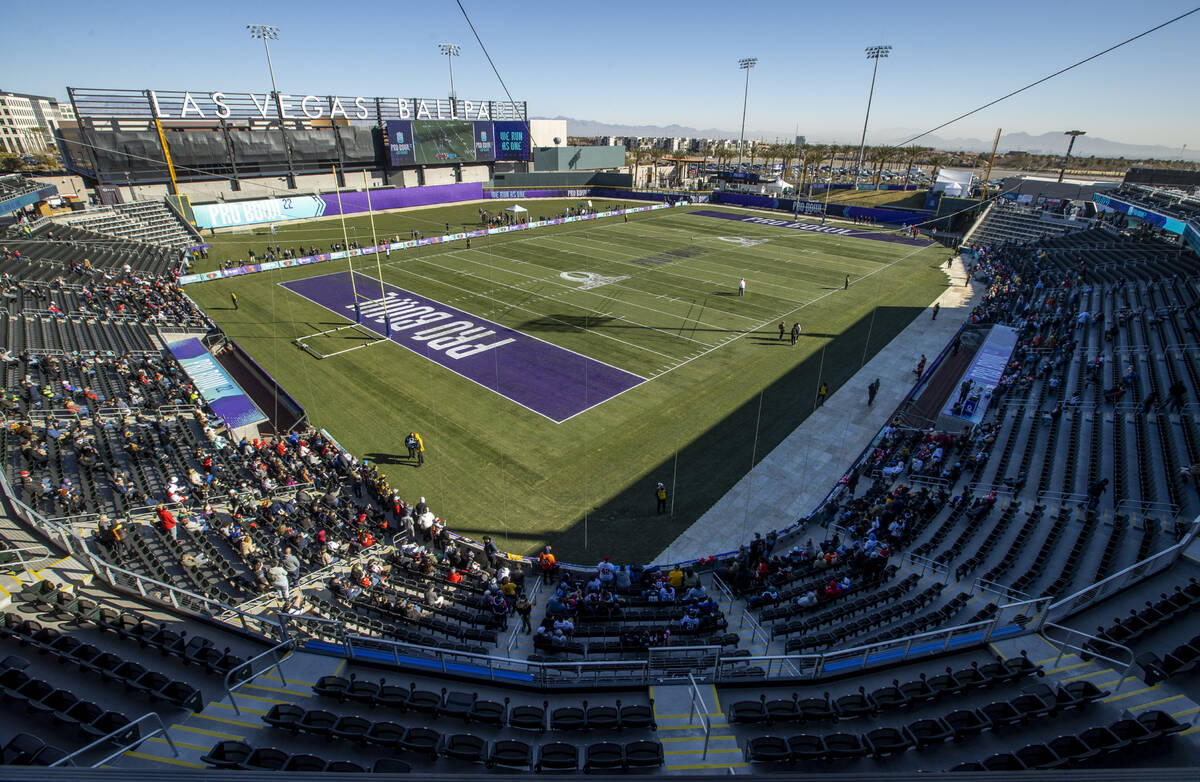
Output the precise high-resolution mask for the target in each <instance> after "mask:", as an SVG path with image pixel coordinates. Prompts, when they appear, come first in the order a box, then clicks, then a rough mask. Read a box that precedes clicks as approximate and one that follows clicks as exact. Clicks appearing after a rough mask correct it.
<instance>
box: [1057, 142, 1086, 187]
mask: <svg viewBox="0 0 1200 782" xmlns="http://www.w3.org/2000/svg"><path fill="white" fill-rule="evenodd" d="M1063 135H1064V136H1070V137H1071V142H1070V143H1069V144H1067V156H1066V157H1064V158H1063V162H1062V168H1060V169H1059V170H1058V181H1059V182H1061V181H1063V175H1064V174H1066V173H1067V161H1069V160H1070V159H1071V150H1072V149H1074V148H1075V139H1077V138H1079V137H1080V136H1085V135H1087V131H1086V130H1068V131H1066V132H1065V133H1063Z"/></svg>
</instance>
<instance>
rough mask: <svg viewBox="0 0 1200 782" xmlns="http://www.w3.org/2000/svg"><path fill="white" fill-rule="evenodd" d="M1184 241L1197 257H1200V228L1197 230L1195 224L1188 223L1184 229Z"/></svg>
mask: <svg viewBox="0 0 1200 782" xmlns="http://www.w3.org/2000/svg"><path fill="white" fill-rule="evenodd" d="M1183 241H1184V242H1186V243H1187V245H1188V247H1191V248H1192V250H1193V251H1195V253H1196V255H1200V228H1197V227H1196V224H1195V223H1188V224H1187V225H1185V226H1184V227H1183Z"/></svg>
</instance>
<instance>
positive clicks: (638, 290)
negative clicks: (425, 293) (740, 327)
mask: <svg viewBox="0 0 1200 782" xmlns="http://www.w3.org/2000/svg"><path fill="white" fill-rule="evenodd" d="M468 252H469V253H473V254H483V255H489V256H491V257H492V258H499V259H500V260H502V261H509V262H512V263H523V264H526V265H527V266H533V267H534V268H537V269H545V270H546V271H548V272H551V273H553V274H554V276H555V277H557V276H558V273H559V271H560V270H559V269H555V268H553V267H551V266H542V265H541V264H539V263H534V262H532V261H523V260H520V259H518V258H509V257H507V256H504V255H497V254H495V253H490V252H488V251H487V250H480V249H475V248H472V249H470V250H461V251H459V252H457V253H454V254H453V255H455V256H456V257H459V258H464V259H465V260H468V261H471V262H472V263H479V264H480V265H481V266H485V267H486V268H488V269H496V270H498V271H503V272H506V273H508V274H517V275H520V276H521V277H528V278H529V279H532V280H544V281H548V282H550V283H552V284H554V285H557V286H558V287H560V288H563V289H565V290H567V291H569V292H575V293H590V294H592V295H595V296H599V297H600V298H602V299H605V300H607V301H610V302H614V303H617V302H619V303H621V304H628V305H629V306H631V307H638V308H639V309H644V310H649V311H650V312H653V313H655V314H656V315H662V316H664V317H668V318H681V319H683V320H684V321H687V320H689V318H688V316H687V315H685V314H684V313H679V312H667V311H666V310H660V309H655V308H654V307H647V306H646V305H644V304H638V303H637V302H635V301H632V300H630V299H618V298H616V297H614V296H606V295H604V293H603V292H601V290H600V288H592V289H588V290H584V289H582V288H577V287H575V286H572V285H567V284H565V283H561V282H559V281H558V280H556V279H550V280H546V278H545V277H543V276H537V277H535V276H533V275H530V274H521V273H520V272H518V271H513V270H511V269H505V268H503V267H496V266H492V265H490V264H485V263H481V262H480V261H476V260H474V259H473V258H466V257H465V255H464V253H468ZM602 287H604V288H628V289H629V290H630V291H632V292H634V293H638V294H641V295H643V296H656V294H654V293H651V292H649V291H646V290H643V289H641V288H635V287H633V286H628V285H621V284H620V283H609V284H608V285H604V286H602ZM656 297H657V298H659V299H664V298H665V299H667V300H668V301H674V302H678V303H679V304H681V305H683V306H685V307H689V308H692V307H695V306H696V302H695V301H685V300H682V299H676V298H672V297H670V296H661V295H658V296H656ZM743 317H744V316H743ZM694 322H696V323H699V324H701V325H704V326H708V327H710V328H713V329H716V330H718V331H731V330H732V329H728V328H725V327H723V326H719V325H717V324H716V323H706V322H705V321H702V320H696V321H694Z"/></svg>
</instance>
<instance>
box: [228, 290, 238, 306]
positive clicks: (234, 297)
mask: <svg viewBox="0 0 1200 782" xmlns="http://www.w3.org/2000/svg"><path fill="white" fill-rule="evenodd" d="M229 300H230V301H232V302H233V308H234V309H235V310H236V309H237V308H238V305H237V294H236V293H234V292H233V291H230V292H229Z"/></svg>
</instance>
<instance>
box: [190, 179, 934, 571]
mask: <svg viewBox="0 0 1200 782" xmlns="http://www.w3.org/2000/svg"><path fill="white" fill-rule="evenodd" d="M577 203H579V202H578V201H569V202H562V201H559V202H553V201H523V202H522V204H523V205H524V206H526V207H527V208H528V209H529V214H530V217H531V219H536V218H537V217H539V216H543V215H544V216H547V217H549V216H552V215H555V214H558V213H559V212H561V210H562V208H563V207H564V205H567V204H570V205H575V204H577ZM508 205H509V204H508V203H502V202H495V203H490V204H485V205H483V206H485V207H486V208H489V209H490V210H491V211H492V212H493V213H495V212H497V211H499V210H500V209H503V208H505V207H506V206H508ZM609 205H610V204H609V203H607V202H606V203H601V202H599V201H594V206H595V207H596V208H597V209H598V210H601V209H604V208H605V207H607V206H609ZM479 207H480V205H479V204H470V205H463V206H455V207H446V208H436V209H422V210H410V211H407V212H402V213H394V214H383V215H376V217H375V220H376V226H377V230H378V232H379V236H380V237H381V239H382V237H383V236H385V235H386V236H391V235H393V234H396V233H399V234H401V236H402V238H407V237H408V235H409V232H410V231H412V230H414V229H415V230H419V231H421V232H422V233H423V234H425V235H427V236H429V235H440V234H441V233H443V232H444V228H445V223H447V222H449V223H450V224H451V227H452V228H455V229H457V228H458V227H459V226H468V225H469V226H472V227H475V226H478V225H479V219H478V209H479ZM696 212H708V213H710V214H709V215H708V216H703V215H698V214H695V213H696ZM713 212H720V213H725V214H733V215H737V216H738V217H739V218H742V217H748V216H752V215H755V214H757V213H753V212H749V211H738V210H732V209H721V208H718V207H715V206H708V205H705V206H695V207H682V208H674V209H666V210H659V211H655V212H649V213H644V214H639V215H634V216H630V217H629V220H628V222H625V220H624V219H623V218H622V217H615V218H606V219H604V220H594V221H586V222H581V223H575V224H570V225H563V226H555V227H550V228H538V229H532V230H528V231H519V232H514V233H510V234H504V235H497V236H492V237H486V238H480V239H474V240H472V245H471V248H470V249H467V248H466V246H465V243H464V242H462V241H458V242H453V243H447V244H444V245H432V246H428V247H422V248H418V249H413V250H405V251H400V252H394V253H392V254H391V257H390V258H382V259H381V260H382V262H383V280H384V282H385V283H387V284H388V285H389V286H395V288H394V289H393V290H400V291H401V292H402V293H401V294H400V295H404V296H408V295H409V294H412V295H415V296H420V297H423V298H424V299H427V300H432V301H433V302H435V303H437V304H438V305H444V306H446V307H451V308H454V309H456V310H458V311H461V313H466V314H468V315H469V316H470V317H473V318H477V319H479V320H480V321H481V322H484V323H485V324H486V322H487V321H490V322H491V323H492V324H498V326H492V328H499V327H505V328H507V329H511V330H514V331H516V332H520V334H519V335H517V336H520V337H522V338H523V339H526V340H528V339H529V337H533V338H536V340H537V341H539V342H537V343H536V345H535V347H536V346H537V345H541V344H542V343H543V342H544V343H551V344H552V345H555V346H558V347H560V348H563V349H565V351H558V353H560V354H562V355H565V356H568V357H569V358H570V359H571V361H573V362H575V363H571V364H570V366H569V367H566V368H565V369H564V370H563V372H564V378H563V387H564V388H565V387H566V385H568V384H569V383H576V384H578V382H579V377H578V375H577V374H576V368H577V364H582V363H588V362H587V360H586V359H583V358H581V357H587V359H592V360H594V362H592V363H591V366H592V367H596V366H599V363H598V362H603V365H604V366H605V367H607V368H608V369H611V371H613V372H617V371H623V372H621V374H622V375H623V376H626V377H627V376H628V375H627V374H626V373H631V374H632V375H635V376H637V378H636V379H635V383H634V384H633V385H632V387H631V388H629V389H628V390H626V391H624V392H623V393H617V394H616V395H615V396H612V397H611V398H608V399H607V401H603V402H602V403H600V404H598V405H596V406H594V407H591V408H590V409H587V410H585V411H584V412H581V413H579V414H577V415H574V416H572V417H568V418H566V420H564V421H563V422H562V423H555V422H554V421H553V420H550V419H548V418H547V417H546V416H545V415H541V414H539V413H538V412H535V411H533V410H531V409H528V408H527V407H525V406H522V404H518V403H516V402H514V401H512V399H510V398H506V397H505V396H502V395H500V394H498V393H496V392H495V391H493V390H490V389H489V388H486V387H484V385H485V384H486V381H484V382H480V381H477V380H472V379H470V378H468V377H464V376H463V375H461V374H459V373H456V372H455V371H450V370H448V369H446V368H444V366H442V365H439V364H438V363H435V361H433V360H430V359H429V358H426V355H428V354H429V353H428V351H427V352H426V355H422V354H421V353H420V352H419V351H417V350H412V349H407V348H406V347H402V346H401V345H398V344H395V343H389V342H386V341H383V342H379V343H378V344H373V345H371V346H369V347H364V348H362V349H358V350H353V351H351V352H347V353H342V354H340V355H337V356H334V357H332V358H327V359H317V358H314V357H313V356H312V355H310V354H309V353H307V352H305V351H304V350H302V349H301V348H300V347H298V346H297V345H296V344H295V343H294V342H293V339H295V338H297V337H299V336H303V335H308V334H313V333H315V332H319V331H323V330H327V329H332V328H335V327H337V326H344V325H347V324H348V323H349V322H350V321H349V320H348V319H347V318H346V317H342V316H339V315H335V314H334V310H339V309H340V311H342V312H344V313H345V315H347V316H349V317H350V318H352V317H353V315H352V313H350V312H346V310H345V307H344V306H341V307H332V306H331V308H327V307H325V306H320V305H318V304H317V303H314V301H312V300H310V299H319V298H320V295H319V294H320V292H322V291H323V290H325V289H327V288H329V287H330V286H336V285H338V284H343V283H347V282H348V279H349V275H348V274H346V272H347V265H346V262H345V261H344V260H343V261H332V262H327V263H322V264H314V265H311V266H305V267H299V268H295V267H293V268H289V269H281V270H276V271H271V272H264V273H259V274H253V275H246V276H242V277H236V278H231V279H227V280H219V281H214V282H205V283H199V284H195V285H190V286H188V287H187V288H186V289H185V290H186V291H187V293H188V294H189V295H190V296H192V297H193V298H194V299H195V301H196V302H197V303H198V304H199V305H200V306H202V307H203V308H204V309H205V311H206V312H208V313H209V315H210V316H211V317H212V318H213V319H214V320H215V321H216V322H217V323H218V324H219V325H220V326H221V327H222V328H223V329H224V330H225V332H226V333H227V334H228V335H229V336H230V337H231V338H233V339H234V340H236V341H237V342H238V343H239V344H240V345H242V346H243V347H244V348H245V349H246V350H248V351H249V352H250V353H251V355H253V356H254V358H255V359H256V360H257V361H258V362H259V363H261V364H262V365H263V366H264V367H265V368H266V369H267V371H269V372H270V373H271V374H272V375H274V377H275V378H276V379H277V380H278V381H279V382H280V383H282V384H283V386H284V387H285V388H287V389H288V390H289V391H290V392H291V393H292V394H293V395H294V396H295V397H296V398H297V399H298V400H299V401H300V402H301V403H302V404H303V405H304V406H305V407H306V409H307V410H308V413H309V417H310V420H311V421H312V423H313V424H315V425H317V426H321V427H324V428H326V429H328V430H329V431H330V432H331V433H332V434H333V435H334V436H335V437H336V438H337V439H338V440H339V441H340V442H341V443H342V445H344V446H345V447H347V448H349V449H350V450H351V451H352V452H353V453H355V454H356V455H358V456H359V457H360V458H366V459H370V460H371V461H373V462H376V463H378V464H379V466H380V467H381V468H382V469H383V470H385V471H386V472H387V474H388V475H389V477H390V479H391V482H392V484H393V485H394V486H396V487H398V488H399V490H400V492H401V495H402V496H403V497H404V498H405V499H407V500H410V501H414V502H415V501H416V499H417V498H418V497H420V496H425V497H426V498H427V500H428V501H429V503H430V506H431V508H432V509H433V510H434V512H435V513H437V514H438V515H440V516H441V517H442V518H443V519H445V520H446V521H447V523H448V524H449V525H450V528H451V529H452V530H455V531H457V532H461V533H464V534H467V535H469V536H471V537H474V538H476V539H478V538H479V537H480V536H482V535H483V534H491V535H492V536H493V537H494V538H495V539H496V541H497V543H498V544H499V545H501V547H505V548H507V549H508V550H511V551H515V552H522V553H525V552H531V551H534V550H535V549H537V548H538V547H540V546H541V545H544V544H545V543H550V544H552V545H554V546H555V551H556V553H558V554H559V556H560V558H561V559H564V560H566V561H576V562H585V563H591V562H595V561H597V560H598V559H599V558H600V557H601V556H603V555H610V556H612V557H614V558H615V559H616V560H618V561H647V560H648V559H650V558H651V557H654V556H655V555H656V554H657V553H658V552H659V551H661V550H662V549H663V548H665V547H666V545H667V544H668V543H670V542H671V541H672V540H673V539H674V538H675V537H676V536H677V535H678V534H679V533H680V532H681V531H683V530H684V529H686V528H687V526H688V525H690V524H691V523H692V522H693V521H695V520H696V519H697V518H698V517H699V516H700V515H701V514H702V513H704V511H706V510H707V509H708V508H709V507H710V506H711V505H712V503H713V502H715V501H716V500H717V499H718V498H719V497H720V496H721V495H722V494H723V493H724V492H726V491H727V490H728V489H729V488H730V487H731V486H732V485H733V484H734V483H735V482H736V481H737V480H738V479H739V478H740V477H741V476H742V475H744V474H745V473H746V471H747V470H749V469H750V467H751V465H752V464H753V463H755V462H756V461H757V460H760V459H762V458H763V457H764V456H765V455H766V454H768V453H769V452H770V451H771V449H772V448H774V447H775V445H777V444H778V443H779V442H780V441H781V440H782V439H783V438H784V437H786V436H787V435H788V434H789V433H790V432H791V431H792V430H793V429H794V428H795V427H796V426H797V425H798V424H799V423H800V422H801V421H802V420H803V419H804V418H805V417H806V416H807V415H808V414H809V413H810V412H811V411H812V410H813V407H814V403H815V401H816V394H817V389H818V387H819V384H820V382H821V381H822V380H824V381H825V382H826V383H828V385H829V391H830V393H833V392H834V391H835V390H836V389H837V388H838V386H840V385H841V384H842V383H843V382H845V380H846V379H848V378H849V377H850V376H851V375H852V374H853V373H854V372H855V371H857V370H858V369H859V368H860V367H861V366H862V364H863V363H864V362H865V361H867V360H868V359H870V357H871V356H873V355H874V354H875V353H876V352H877V351H879V350H880V349H881V348H883V346H884V345H886V344H887V342H888V341H889V340H891V338H892V337H893V336H894V335H895V334H896V333H897V332H898V331H899V330H901V329H902V328H904V327H905V326H906V325H907V324H908V323H909V322H910V321H911V320H912V319H913V318H914V317H915V316H916V315H917V314H918V313H919V312H920V311H921V310H922V309H923V308H924V307H925V306H927V305H928V304H929V302H930V301H932V300H933V299H934V298H936V296H937V295H938V294H939V293H940V292H941V291H942V290H943V289H944V287H945V286H946V277H945V275H944V274H943V272H942V271H941V270H940V269H939V266H940V264H942V263H943V262H944V261H945V258H946V253H947V252H948V251H947V250H945V249H944V248H941V247H939V246H936V245H934V246H929V247H919V246H909V245H905V244H897V243H890V242H886V241H874V240H871V239H862V238H851V237H847V236H837V235H828V234H820V233H813V232H807V231H799V230H795V229H788V228H784V227H776V226H770V225H762V224H754V223H745V222H740V221H737V220H730V219H719V218H717V217H715V216H712V214H711V213H713ZM367 223H368V220H367V218H365V217H364V218H356V219H355V220H354V221H353V224H354V226H355V227H357V228H358V234H359V235H358V240H359V242H360V243H361V244H363V245H364V246H365V245H369V244H370V243H371V242H370V234H369V233H367V232H366V231H367V229H366V225H367ZM341 235H342V228H341V224H340V222H339V221H338V220H336V219H335V220H322V221H315V222H307V223H304V224H292V225H281V226H280V227H279V229H278V231H277V232H276V233H274V234H267V233H264V234H262V235H251V234H244V233H243V234H222V235H218V236H216V237H214V238H213V239H212V240H211V241H212V243H213V248H212V251H211V252H210V261H211V260H212V259H216V260H221V259H224V258H226V257H230V258H240V259H244V258H245V257H246V249H248V248H251V247H252V248H254V250H255V253H256V254H261V252H262V250H263V247H264V245H265V243H266V240H267V239H268V237H269V238H270V239H271V243H272V244H273V245H274V244H276V243H278V244H280V245H281V246H295V245H297V244H303V245H304V246H305V247H308V246H309V245H317V246H318V247H319V248H320V249H323V250H326V249H328V246H329V244H330V242H333V241H341ZM375 261H376V259H375V257H374V256H369V257H363V258H356V259H355V270H356V271H357V272H358V273H359V274H358V275H356V279H357V280H358V287H359V295H360V298H361V299H363V300H364V304H365V299H366V298H367V297H374V298H378V297H379V283H378V280H377V279H376V277H377V272H376V262H375ZM847 274H848V275H850V278H851V285H850V288H849V290H843V284H844V280H845V277H846V275H847ZM742 277H745V278H746V280H747V291H746V295H745V296H739V295H738V294H737V287H738V281H739V279H740V278H742ZM309 278H322V279H321V280H315V279H314V280H311V281H310V282H307V283H305V282H302V281H303V280H306V279H309ZM283 283H288V284H290V285H292V286H294V287H296V289H297V290H300V286H308V287H307V288H304V290H306V291H309V292H310V293H311V292H316V293H317V294H318V295H309V294H307V293H306V295H307V296H308V298H305V297H303V296H301V295H298V294H297V293H294V292H292V290H289V288H287V287H284V285H283ZM370 283H373V285H374V287H372V285H371V284H370ZM231 292H236V293H237V296H238V301H239V306H240V308H239V309H238V310H236V311H235V310H234V309H233V308H232V305H231V302H230V296H229V294H230V293H231ZM347 295H348V294H347ZM347 300H348V299H347ZM780 322H783V323H784V324H785V327H786V329H787V330H790V329H791V327H792V324H793V323H795V322H799V323H800V326H801V329H802V333H801V336H800V338H799V341H798V344H797V345H796V346H794V347H792V346H790V344H789V341H790V340H789V339H788V338H787V337H786V336H785V338H784V339H783V340H780V339H779V324H780ZM380 330H382V329H380ZM504 333H505V332H503V330H501V336H503V334H504ZM525 335H528V336H525ZM321 339H322V340H323V341H324V344H322V345H321V348H320V351H321V352H323V353H332V352H334V351H335V350H340V349H342V348H345V347H353V346H354V345H356V344H362V343H363V342H364V341H367V340H366V338H365V337H364V334H363V333H362V332H361V331H358V330H352V329H347V330H343V331H340V332H336V333H334V334H332V335H329V336H327V337H323V338H321ZM493 339H495V338H493ZM531 342H533V341H532V340H531ZM509 347H511V346H509ZM506 349H508V348H506ZM546 349H548V350H554V349H553V348H549V347H548V346H547V347H546ZM566 351H571V352H572V353H567V352H566ZM572 354H578V356H573V355H572ZM507 355H511V354H507ZM505 356H506V354H505V352H504V351H503V350H500V349H496V350H492V351H490V352H489V353H488V355H487V360H488V361H494V362H495V363H496V368H495V369H496V376H497V377H500V376H501V375H502V374H503V372H504V370H505V369H506V367H504V366H501V362H504V361H506V358H505ZM539 371H541V370H539ZM548 371H549V372H550V379H549V380H537V382H539V383H542V384H543V385H546V386H548V387H547V388H544V389H542V390H543V391H544V392H545V393H547V394H550V395H553V394H554V393H556V388H557V385H558V384H557V383H556V382H555V381H554V379H553V372H554V371H555V370H554V368H553V367H551V368H550V370H548ZM593 371H595V370H594V369H593ZM568 374H570V375H571V377H569V378H568V377H566V375H568ZM538 377H539V378H540V377H541V376H540V375H539V376H538ZM534 379H536V378H534ZM910 380H911V378H885V379H884V382H892V383H906V382H910ZM591 382H592V381H590V380H589V379H587V378H585V380H584V383H585V384H587V385H589V386H590V385H591ZM596 382H598V381H596ZM551 401H553V400H551ZM592 401H594V400H589V404H590V403H591V402H592ZM413 430H415V431H418V432H420V434H421V435H422V437H423V438H424V442H425V445H426V449H427V450H426V460H425V465H424V466H423V467H417V466H416V464H415V463H414V462H412V461H410V460H409V459H408V458H407V451H406V449H405V447H404V437H405V435H406V434H407V433H408V432H409V431H413ZM659 481H662V482H663V483H665V484H666V486H667V487H668V489H671V497H670V499H669V500H668V513H667V514H664V515H657V514H656V512H655V510H656V508H655V505H656V503H655V486H656V484H657V482H659ZM789 521H792V520H791V519H788V520H784V519H781V520H780V523H781V524H783V523H786V522H789Z"/></svg>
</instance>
